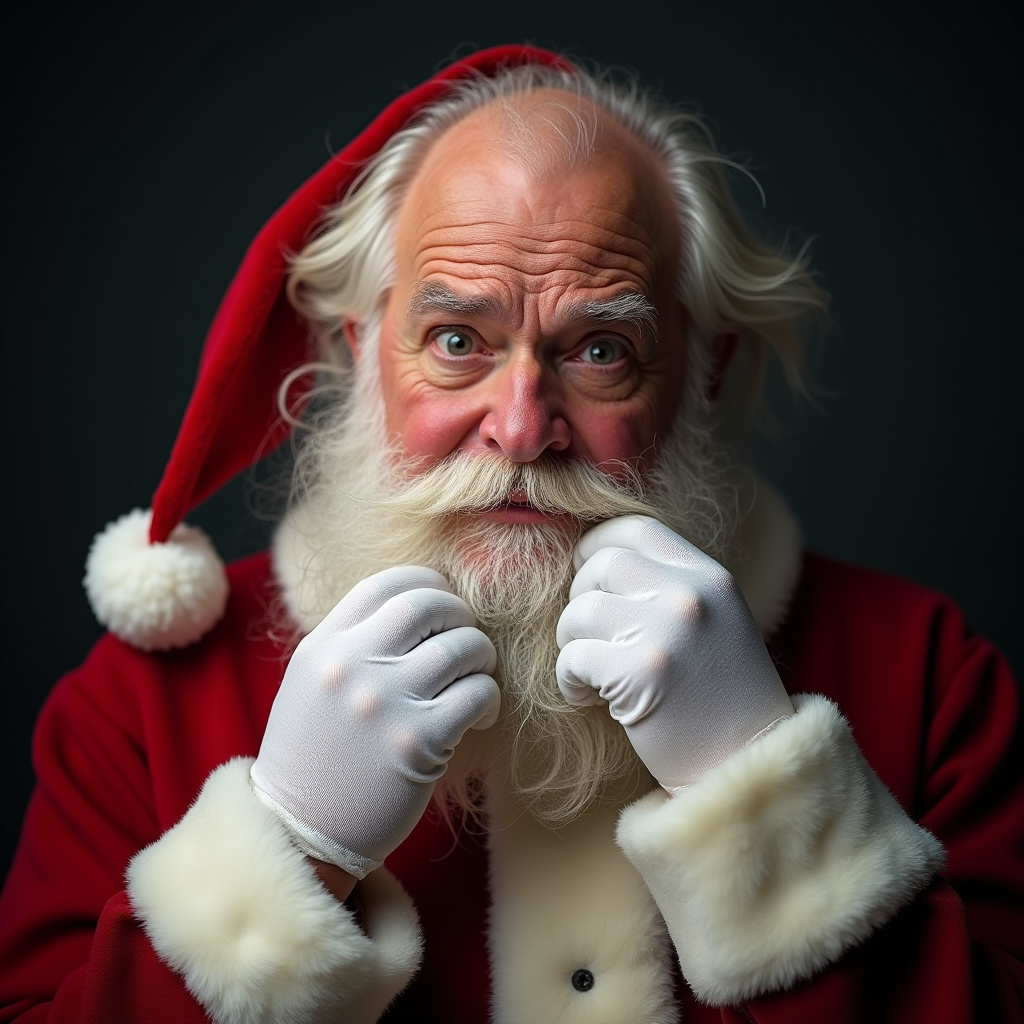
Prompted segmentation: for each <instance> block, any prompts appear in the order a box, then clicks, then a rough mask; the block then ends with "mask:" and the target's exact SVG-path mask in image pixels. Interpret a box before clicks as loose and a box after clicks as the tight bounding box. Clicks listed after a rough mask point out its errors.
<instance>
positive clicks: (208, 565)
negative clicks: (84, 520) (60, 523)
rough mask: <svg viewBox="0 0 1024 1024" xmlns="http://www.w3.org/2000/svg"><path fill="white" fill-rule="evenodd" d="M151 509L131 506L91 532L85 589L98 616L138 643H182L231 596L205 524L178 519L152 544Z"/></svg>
mask: <svg viewBox="0 0 1024 1024" xmlns="http://www.w3.org/2000/svg"><path fill="white" fill-rule="evenodd" d="M152 515H153V513H152V512H151V511H149V510H147V511H143V510H142V509H140V508H137V509H133V510H132V511H131V512H129V513H128V514H127V515H124V516H121V518H120V519H118V520H116V521H115V522H112V523H108V524H107V526H106V528H105V529H104V530H103V531H102V532H101V533H98V534H97V535H96V538H95V539H94V540H93V542H92V547H91V548H90V549H89V557H88V559H87V560H86V563H85V579H84V580H83V583H84V584H85V591H86V594H87V595H88V597H89V603H90V604H91V605H92V610H93V613H94V614H95V616H96V618H97V619H99V621H100V622H101V623H102V624H103V625H104V626H106V627H107V629H109V630H110V632H111V633H113V634H114V635H115V636H118V637H120V638H121V639H122V640H124V641H125V642H126V643H129V644H131V645H132V646H133V647H138V648H139V649H140V650H143V651H166V650H170V649H171V648H173V647H187V646H188V645H189V644H191V643H194V642H195V641H196V640H198V639H199V638H200V637H201V636H203V635H204V634H205V633H207V632H209V630H210V629H212V628H213V626H214V625H215V624H216V623H217V621H218V620H219V619H220V617H221V616H222V615H223V614H224V608H225V605H226V604H227V599H228V580H227V576H226V574H225V572H224V563H223V562H221V560H220V559H219V558H218V557H217V552H216V551H215V550H214V548H213V545H212V544H211V543H210V539H209V537H207V536H206V534H205V533H203V531H202V530H199V529H197V528H196V527H194V526H187V525H185V524H184V523H182V524H181V525H180V526H178V527H177V528H176V529H175V530H174V532H173V533H172V534H171V536H170V537H169V538H168V540H167V542H166V543H164V544H151V543H150V541H149V524H150V520H151V519H152Z"/></svg>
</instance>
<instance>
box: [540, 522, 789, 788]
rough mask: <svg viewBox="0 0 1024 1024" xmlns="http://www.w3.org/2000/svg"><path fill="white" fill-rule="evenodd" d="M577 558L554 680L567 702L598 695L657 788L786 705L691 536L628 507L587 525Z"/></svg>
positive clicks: (728, 583) (671, 784) (743, 612)
mask: <svg viewBox="0 0 1024 1024" xmlns="http://www.w3.org/2000/svg"><path fill="white" fill-rule="evenodd" d="M574 563H575V566H576V568H577V569H578V570H579V571H578V573H577V575H576V578H575V580H574V581H573V584H572V589H571V590H570V591H569V604H568V605H566V608H565V611H563V612H562V616H561V618H560V619H559V620H558V631H557V634H556V635H557V640H558V646H559V648H560V649H561V653H560V654H559V656H558V662H557V665H556V668H555V672H556V674H557V677H558V686H559V689H560V690H561V691H562V694H563V696H564V697H565V699H566V700H567V701H568V702H569V703H570V704H576V705H579V706H584V705H588V704H594V703H596V702H597V700H598V699H599V698H603V699H604V700H606V701H607V702H608V710H609V711H610V712H611V716H612V718H614V719H615V720H616V721H617V722H620V723H621V724H622V726H623V727H624V728H625V730H626V733H627V735H628V736H629V740H630V742H631V743H632V744H633V748H634V750H636V752H637V754H638V755H639V757H640V758H641V760H642V761H643V762H644V764H646V765H647V767H648V769H649V770H650V772H651V774H652V775H653V776H654V777H655V778H656V779H657V780H658V782H659V783H660V784H661V785H662V786H663V787H664V788H665V789H667V790H669V791H672V790H675V789H678V788H680V787H683V786H687V785H690V784H692V783H694V782H696V781H697V780H698V779H699V778H700V777H701V776H702V775H703V774H704V773H705V772H706V771H708V770H709V769H711V768H713V767H715V766H716V765H718V764H720V763H721V762H722V761H724V760H725V759H726V758H727V757H728V756H729V755H730V754H732V753H733V752H734V751H736V750H738V749H739V748H740V747H742V746H744V745H745V744H747V743H748V742H749V741H750V740H751V739H753V738H754V737H755V736H757V735H758V734H759V733H761V732H764V731H765V730H766V729H768V728H769V727H770V726H772V725H774V724H775V723H776V722H778V721H779V720H780V719H782V718H785V717H786V716H787V715H791V714H793V705H792V703H791V702H790V699H789V696H788V694H787V693H786V691H785V689H784V688H783V686H782V681H781V680H780V679H779V676H778V673H777V672H776V671H775V666H774V665H773V664H772V660H771V658H770V657H769V656H768V652H767V651H766V650H765V646H764V643H763V642H762V641H761V636H760V634H759V633H758V629H757V626H756V625H755V623H754V619H753V616H752V615H751V614H750V610H749V609H748V608H747V605H746V602H745V601H744V600H743V595H742V594H741V593H740V591H739V587H737V585H736V581H735V580H734V579H733V578H732V576H730V575H729V573H728V572H726V570H725V569H723V568H722V566H720V565H719V564H718V563H717V562H716V561H715V560H714V559H712V558H710V557H709V556H707V555H705V554H704V553H703V552H702V551H700V550H699V549H698V548H696V547H694V546H693V545H692V544H691V543H690V542H689V541H687V540H684V539H683V538H682V537H680V536H678V535H677V534H675V533H673V532H672V531H671V530H670V529H669V528H668V527H667V526H664V525H662V524H661V523H659V522H658V521H657V520H655V519H650V518H648V517H646V516H624V517H622V518H620V519H611V520H609V521H607V522H605V523H602V524H601V525H600V526H597V527H595V528H594V529H593V530H590V531H589V532H588V533H586V534H584V536H583V537H582V538H581V539H580V542H579V544H578V545H577V547H576V552H575V555H574ZM581 566H582V568H581Z"/></svg>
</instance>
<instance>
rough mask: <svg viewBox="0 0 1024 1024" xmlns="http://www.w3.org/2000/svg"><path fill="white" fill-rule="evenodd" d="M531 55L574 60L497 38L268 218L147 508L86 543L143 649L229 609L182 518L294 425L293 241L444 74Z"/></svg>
mask: <svg viewBox="0 0 1024 1024" xmlns="http://www.w3.org/2000/svg"><path fill="white" fill-rule="evenodd" d="M530 63H532V64H545V65H551V66H555V67H568V66H569V65H568V62H566V61H565V60H564V59H563V58H562V57H559V56H558V55H557V54H554V53H550V52H549V51H546V50H540V49H537V48H535V47H532V46H497V47H493V48H491V49H488V50H481V51H480V52H478V53H474V54H472V55H471V56H469V57H466V58H464V59H462V60H460V61H458V62H456V63H454V64H452V65H451V66H449V67H447V68H445V69H444V70H443V71H441V72H439V73H438V74H436V75H435V76H434V77H433V78H430V79H429V80H427V81H426V82H424V83H423V84H422V85H419V86H417V87H416V88H415V89H413V90H411V91H410V92H407V93H405V95H403V96H400V97H399V98H398V99H396V100H395V101H394V102H393V103H391V104H390V105H389V106H388V107H387V108H386V109H385V110H384V111H383V113H381V114H380V116H379V117H377V118H376V119H375V120H374V121H373V122H372V123H371V124H370V126H369V127H368V128H366V129H365V130H364V131H363V132H362V133H361V134H360V135H358V136H357V137H356V138H355V139H354V140H353V141H352V142H351V143H350V144H349V145H348V146H346V147H345V148H344V149H343V150H342V151H341V152H340V153H338V154H337V155H336V156H334V157H332V158H331V160H329V161H328V162H327V164H326V165H325V166H324V167H322V168H321V169H320V170H319V171H318V172H317V173H316V174H314V175H313V177H311V178H310V179H309V180H308V181H307V182H306V183H305V184H304V185H302V186H301V187H300V188H299V189H298V190H297V191H296V192H294V193H293V194H292V195H291V197H290V198H289V199H288V200H287V201H286V202H285V204H284V205H283V206H282V207H281V208H280V209H279V210H278V211H277V213H275V214H274V215H273V216H272V217H271V218H270V220H269V221H268V222H267V223H266V225H264V227H263V228H262V230H261V231H260V232H259V234H258V235H257V236H256V238H255V240H254V241H253V243H252V245H250V247H249V250H248V252H247V253H246V254H245V257H244V259H243V260H242V265H241V267H239V270H238V273H237V274H236V275H235V278H234V280H233V281H232V282H231V286H230V287H229V288H228V291H227V294H226V295H225V296H224V299H223V301H222V302H221V305H220V308H219V309H218V311H217V315H216V317H215V318H214V321H213V324H212V326H211V327H210V331H209V334H208V335H207V337H206V342H205V344H204V346H203V352H202V357H201V359H200V364H199V374H198V377H197V380H196V384H195V388H194V390H193V392H192V398H191V400H190V401H189V404H188V408H187V409H186V410H185V416H184V419H183V420H182V424H181V428H180V429H179V431H178V438H177V441H176V442H175V444H174V448H173V450H172V452H171V457H170V460H169V461H168V463H167V467H166V469H165V470H164V474H163V478H162V479H161V481H160V484H159V486H158V487H157V490H156V494H155V495H154V497H153V506H152V508H151V509H150V510H148V511H143V510H142V509H135V510H134V511H133V512H130V513H128V514H127V515H125V516H122V517H121V518H120V519H118V520H116V521H115V522H113V523H109V524H108V525H107V527H106V529H105V530H103V532H102V533H100V534H98V535H97V537H96V539H95V540H94V541H93V544H92V548H91V549H90V552H89V558H88V561H87V564H86V575H85V581H84V582H85V588H86V592H87V594H88V597H89V601H90V604H91V605H92V608H93V611H94V612H95V614H96V617H97V618H98V619H99V620H100V622H101V623H103V625H104V626H106V627H107V628H108V629H109V630H110V631H111V632H112V633H114V634H116V635H117V636H119V637H121V639H123V640H125V641H127V642H128V643H130V644H132V645H133V646H134V647H138V648H140V649H142V650H147V651H149V650H168V649H170V648H173V647H184V646H186V645H188V644H191V643H193V642H194V641H196V640H198V639H199V638H200V637H201V636H203V635H204V634H205V633H206V632H207V631H208V630H210V629H211V628H212V627H213V626H214V625H215V623H216V622H217V621H218V620H219V619H220V617H221V615H222V614H223V613H224V606H225V604H226V601H227V594H228V584H227V577H226V575H225V572H224V565H223V563H222V562H221V561H220V559H219V558H218V557H217V554H216V552H215V551H214V549H213V545H212V544H211V543H210V541H209V539H208V538H207V537H206V535H205V534H203V533H202V531H200V530H198V529H196V528H194V527H190V526H187V525H186V524H185V523H183V522H182V520H183V519H184V517H185V515H186V514H187V513H188V512H189V511H190V510H191V509H193V508H195V506H196V505H198V504H200V503H201V502H202V501H204V500H205V499H206V498H208V497H209V496H210V495H211V494H213V493H214V491H216V490H217V489H218V488H219V487H221V486H222V485H223V484H225V483H227V481H228V480H230V479H231V478H232V477H233V476H235V475H236V474H237V473H239V472H240V471H241V470H243V469H246V468H248V467H249V466H250V465H252V463H253V461H254V460H255V458H256V457H257V456H258V455H260V454H267V453H269V452H271V451H273V450H274V449H275V448H277V447H278V446H279V445H280V444H281V442H282V441H283V440H284V439H285V437H286V436H287V434H288V427H287V425H286V424H284V423H282V422H281V421H280V419H279V418H278V417H277V412H276V408H277V406H276V396H277V391H278V388H279V386H280V384H281V381H282V380H283V379H284V377H285V376H286V374H287V373H288V372H289V371H291V370H293V369H294V368H295V367H297V366H300V365H301V364H302V363H303V362H305V361H306V360H307V359H308V356H309V352H308V351H307V346H308V335H309V331H308V328H307V326H306V325H305V324H303V323H302V322H301V321H300V320H299V318H298V316H297V315H296V314H295V312H294V311H293V310H292V308H291V307H290V305H289V303H288V300H287V298H286V296H285V294H284V282H285V276H286V274H287V272H288V253H293V252H298V251H299V250H300V249H301V248H302V247H303V246H304V244H305V243H306V242H307V241H308V240H309V236H310V232H311V229H312V227H313V226H314V224H315V223H316V221H317V219H318V218H319V217H320V215H321V213H322V212H323V211H324V209H325V208H327V207H329V206H331V205H332V204H334V203H336V202H337V201H338V200H339V199H340V198H341V197H342V196H343V195H344V194H345V191H346V190H347V189H348V187H349V186H350V185H351V184H352V181H353V179H354V178H355V176H356V174H358V172H359V171H360V169H361V168H362V167H363V166H364V164H365V163H366V161H367V160H368V159H370V158H371V157H372V156H374V154H376V153H377V152H378V151H379V150H380V149H381V148H382V147H383V145H384V144H385V143H386V142H387V141H388V139H390V138H391V137H392V135H394V134H395V133H396V132H397V131H399V130H400V129H401V128H403V127H404V126H405V125H406V124H407V123H408V122H409V120H410V119H411V118H412V117H413V116H414V115H415V114H416V113H417V112H418V111H420V110H421V109H422V108H423V107H425V106H426V105H428V104H429V103H431V102H433V101H435V100H437V99H439V98H440V97H441V96H443V94H444V92H445V89H446V83H448V82H450V81H452V80H454V79H460V78H467V77H469V76H471V75H481V74H482V75H494V74H496V73H497V72H498V71H499V70H501V69H503V68H507V67H515V66H518V65H521V64H530Z"/></svg>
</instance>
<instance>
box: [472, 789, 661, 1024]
mask: <svg viewBox="0 0 1024 1024" xmlns="http://www.w3.org/2000/svg"><path fill="white" fill-rule="evenodd" d="M645 783H646V785H645V786H644V790H645V791H646V790H647V789H649V788H650V786H651V785H652V783H651V781H650V778H649V776H648V777H647V778H646V779H645ZM499 793H500V789H499V788H498V787H496V786H493V785H492V786H491V787H490V799H489V812H490V816H491V827H492V829H493V831H492V832H491V834H490V836H489V844H490V855H491V861H490V869H491V916H490V936H489V939H490V953H491V974H492V981H493V985H494V990H493V1014H494V1016H493V1020H494V1022H495V1024H534V1022H536V1021H559V1022H560V1024H622V1022H623V1021H629V1022H630V1024H672V1022H675V1021H676V1020H677V1019H678V1015H677V1010H676V1008H675V1005H674V999H673V991H672V974H671V956H672V950H671V946H670V945H669V939H668V934H667V932H666V930H665V924H664V922H663V921H662V918H661V913H660V911H659V910H658V907H657V905H656V904H655V903H654V900H653V899H652V898H651V895H650V893H649V892H648V890H647V887H646V886H645V885H644V882H643V879H642V878H641V877H640V875H639V874H637V872H636V870H635V869H634V868H633V866H632V865H631V864H630V863H629V862H628V861H627V860H626V858H625V857H624V856H623V855H622V852H621V851H620V850H619V849H618V848H617V847H616V846H615V842H614V835H615V822H616V820H617V817H618V812H619V807H620V806H621V804H616V805H614V806H607V807H605V808H604V809H602V810H600V811H597V812H595V813H593V814H591V815H589V816H587V817H585V818H581V819H578V820H577V821H575V822H573V823H572V824H570V825H567V826H564V827H562V828H559V829H551V828H548V827H547V826H545V825H541V824H539V823H538V822H537V821H536V820H535V819H533V818H532V817H531V816H530V815H529V814H525V813H522V812H518V813H517V812H516V811H513V810H512V807H513V805H512V804H511V803H504V802H502V800H500V799H499ZM579 968H586V969H587V970H589V971H590V972H591V973H592V974H593V975H594V987H593V988H592V989H590V991H588V992H578V991H576V989H574V988H573V986H572V982H571V979H572V975H573V972H574V971H576V970H578V969H579Z"/></svg>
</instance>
